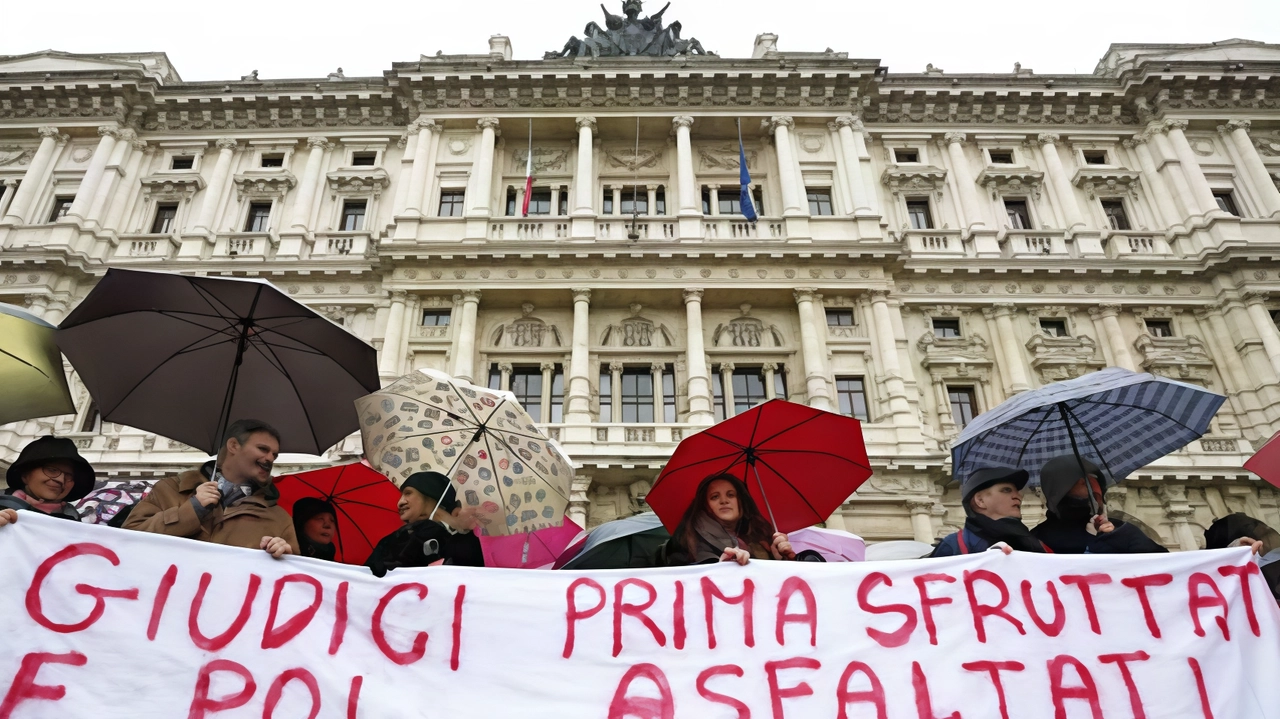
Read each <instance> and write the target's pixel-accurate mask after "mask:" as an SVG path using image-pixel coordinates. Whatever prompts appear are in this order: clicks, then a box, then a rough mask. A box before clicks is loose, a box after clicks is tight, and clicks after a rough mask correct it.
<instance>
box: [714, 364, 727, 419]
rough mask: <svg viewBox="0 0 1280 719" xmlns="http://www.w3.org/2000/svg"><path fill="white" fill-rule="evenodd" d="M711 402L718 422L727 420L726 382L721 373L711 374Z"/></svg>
mask: <svg viewBox="0 0 1280 719" xmlns="http://www.w3.org/2000/svg"><path fill="white" fill-rule="evenodd" d="M711 402H712V409H714V410H715V413H716V421H717V422H721V421H723V420H724V419H725V414H724V381H723V380H722V379H721V374H720V373H719V372H712V373H711Z"/></svg>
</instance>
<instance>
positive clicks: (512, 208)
mask: <svg viewBox="0 0 1280 719" xmlns="http://www.w3.org/2000/svg"><path fill="white" fill-rule="evenodd" d="M516 199H517V195H516V191H515V190H514V189H513V188H507V217H515V216H516V215H518V214H520V207H519V206H518V205H517V204H516Z"/></svg>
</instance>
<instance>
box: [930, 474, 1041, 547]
mask: <svg viewBox="0 0 1280 719" xmlns="http://www.w3.org/2000/svg"><path fill="white" fill-rule="evenodd" d="M1027 479H1028V476H1027V471H1026V470H1025V469H1012V468H1009V467H982V468H980V469H977V470H974V471H973V472H972V473H971V474H970V475H969V476H968V477H966V478H965V480H964V482H962V483H961V485H960V503H961V504H962V505H963V506H964V514H965V520H964V527H962V528H961V529H960V531H959V532H956V533H954V534H949V535H947V536H946V537H943V538H942V541H940V542H938V546H937V547H935V548H934V550H933V553H932V554H930V555H929V556H930V557H951V556H955V555H957V554H970V553H972V552H985V551H986V550H988V549H990V548H992V547H993V546H996V545H997V544H999V543H1001V542H1003V543H1004V546H1007V547H1009V548H1010V549H1016V550H1018V551H1020V552H1041V553H1044V552H1045V551H1047V548H1046V547H1045V545H1044V544H1043V543H1042V542H1041V541H1040V540H1038V539H1036V538H1035V537H1033V536H1031V531H1030V530H1029V529H1027V525H1025V524H1023V523H1022V488H1023V487H1025V486H1027ZM1002 548H1003V547H1002ZM1006 553H1007V552H1006Z"/></svg>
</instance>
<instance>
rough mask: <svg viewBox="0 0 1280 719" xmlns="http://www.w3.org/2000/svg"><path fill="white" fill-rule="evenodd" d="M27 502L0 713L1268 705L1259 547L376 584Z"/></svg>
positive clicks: (804, 715) (1266, 608)
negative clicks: (83, 520)
mask: <svg viewBox="0 0 1280 719" xmlns="http://www.w3.org/2000/svg"><path fill="white" fill-rule="evenodd" d="M20 516H21V519H20V520H19V521H18V523H17V524H15V525H12V526H8V527H4V528H3V529H0V556H3V557H4V558H5V561H4V565H3V566H4V575H3V580H2V581H0V608H2V609H3V612H4V614H3V622H4V635H3V637H4V638H3V640H2V641H0V697H2V698H0V719H11V718H12V719H36V718H38V717H57V718H58V719H78V718H81V717H83V718H85V719H103V718H105V717H129V718H131V719H148V718H155V719H161V718H163V719H183V717H186V718H187V719H206V718H216V719H222V718H226V719H247V718H249V717H253V718H255V719H257V718H258V717H262V718H263V719H272V718H276V719H297V718H304V717H305V718H307V719H317V718H318V717H334V718H337V719H342V718H344V717H345V718H346V719H397V718H400V717H427V716H430V717H458V718H487V717H533V718H546V719H579V718H581V719H623V717H639V718H641V719H676V718H680V719H686V718H687V719H695V718H696V719H720V718H731V717H737V718H738V719H746V718H747V717H757V718H758V719H785V718H787V717H790V719H815V718H828V717H829V718H830V719H966V718H967V719H987V718H996V717H1000V718H1002V719H1010V718H1013V717H1016V718H1017V719H1028V718H1035V717H1046V718H1052V719H1078V718H1084V719H1146V718H1150V719H1173V718H1179V717H1186V718H1188V719H1209V718H1210V717H1214V718H1216V719H1262V718H1264V717H1280V611H1278V610H1277V607H1276V605H1275V602H1274V601H1273V600H1272V598H1271V595H1270V592H1269V591H1268V590H1267V587H1266V585H1265V584H1264V582H1263V581H1262V579H1261V577H1260V576H1259V573H1258V570H1257V568H1256V566H1255V565H1254V564H1253V563H1252V562H1251V561H1250V559H1249V554H1248V550H1246V549H1237V550H1222V551H1216V552H1191V553H1184V554H1169V555H1144V556H1127V557H1100V556H1055V555H1049V556H1045V555H1030V554H1019V553H1014V554H1013V555H1012V556H1004V555H1003V554H1001V553H999V552H985V553H982V554H976V555H968V556H964V557H956V558H951V559H944V560H926V561H919V560H917V561H909V562H884V563H878V564H876V563H868V564H831V565H821V564H819V565H813V564H797V563H786V562H752V563H751V564H750V565H749V566H747V567H739V566H737V565H728V564H721V565H716V566H710V567H707V566H700V567H689V568H683V569H672V570H643V571H634V572H633V571H621V570H619V571H607V572H583V573H573V572H548V571H514V570H480V569H461V568H450V567H435V568H426V569H418V570H403V569H402V570H396V571H393V572H391V573H390V574H388V575H387V577H386V578H384V579H377V578H374V577H372V576H370V575H369V574H368V573H366V572H363V571H361V570H359V569H353V568H350V567H343V566H340V565H334V564H328V563H324V562H319V561H315V560H309V559H299V558H286V559H283V560H279V561H277V560H273V559H271V558H270V557H269V556H267V554H266V553H265V552H261V551H251V550H241V549H230V548H226V547H219V546H212V545H207V544H198V543H196V542H192V541H186V540H181V539H173V538H169V537H161V536H153V535H146V534H141V533H136V532H127V531H122V530H115V529H111V528H108V527H99V526H94V525H83V524H76V523H72V522H67V521H64V520H57V519H50V518H46V517H43V516H36V515H33V514H31V513H27V512H24V513H22V514H21V515H20Z"/></svg>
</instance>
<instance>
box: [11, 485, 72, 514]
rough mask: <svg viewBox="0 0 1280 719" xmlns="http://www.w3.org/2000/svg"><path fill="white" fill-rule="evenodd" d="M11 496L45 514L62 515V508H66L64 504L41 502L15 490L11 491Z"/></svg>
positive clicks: (19, 490)
mask: <svg viewBox="0 0 1280 719" xmlns="http://www.w3.org/2000/svg"><path fill="white" fill-rule="evenodd" d="M13 496H15V497H17V498H18V499H21V500H22V501H24V502H26V503H27V504H30V505H31V506H32V508H34V509H38V510H40V511H41V512H44V513H45V514H62V508H63V507H65V506H67V503H66V502H42V501H40V500H38V499H36V498H35V497H32V496H31V495H29V494H27V493H26V492H24V491H22V490H21V489H15V490H14V491H13Z"/></svg>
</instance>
